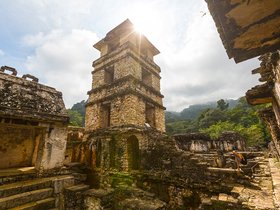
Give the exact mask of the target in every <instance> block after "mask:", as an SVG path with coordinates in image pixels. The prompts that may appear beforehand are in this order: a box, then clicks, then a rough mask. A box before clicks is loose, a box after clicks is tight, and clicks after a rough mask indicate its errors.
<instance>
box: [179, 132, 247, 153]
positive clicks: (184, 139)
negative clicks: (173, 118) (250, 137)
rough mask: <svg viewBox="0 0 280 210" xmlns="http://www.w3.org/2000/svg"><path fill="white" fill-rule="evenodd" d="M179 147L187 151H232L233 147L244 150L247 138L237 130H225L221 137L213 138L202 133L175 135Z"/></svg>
mask: <svg viewBox="0 0 280 210" xmlns="http://www.w3.org/2000/svg"><path fill="white" fill-rule="evenodd" d="M174 138H175V140H176V143H177V145H178V147H179V148H180V149H182V150H185V151H192V152H209V151H210V150H223V151H231V150H232V149H233V147H235V148H236V149H237V150H240V151H243V150H245V149H246V144H245V140H244V138H243V137H242V136H240V135H239V134H238V133H235V132H224V133H222V134H221V136H220V138H219V139H215V140H213V139H211V138H210V137H209V136H208V135H205V134H201V133H191V134H177V135H174Z"/></svg>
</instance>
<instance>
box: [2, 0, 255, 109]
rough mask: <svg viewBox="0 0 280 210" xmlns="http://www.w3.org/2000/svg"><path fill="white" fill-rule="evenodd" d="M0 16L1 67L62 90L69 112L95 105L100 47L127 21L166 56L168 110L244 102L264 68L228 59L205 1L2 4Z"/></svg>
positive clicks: (23, 0) (26, 0)
mask: <svg viewBox="0 0 280 210" xmlns="http://www.w3.org/2000/svg"><path fill="white" fill-rule="evenodd" d="M205 12H206V15H203V14H204V13H205ZM0 14H1V19H0V27H1V33H0V40H1V41H0V65H8V66H13V67H16V68H17V69H18V72H19V75H22V74H25V73H30V74H33V75H34V76H36V77H38V78H39V80H40V82H41V83H43V84H46V85H50V86H53V87H55V88H56V89H57V90H59V91H62V93H63V97H64V101H65V104H66V106H67V107H71V106H72V105H73V103H76V102H79V101H81V100H83V99H87V95H86V92H87V91H88V90H90V88H91V71H92V67H91V64H92V61H93V60H95V59H97V58H98V56H99V53H98V52H97V51H96V50H95V49H94V48H93V47H92V45H93V44H94V43H96V42H97V41H98V40H100V39H102V38H103V37H104V36H105V35H106V33H107V32H108V31H109V30H111V29H112V28H114V27H115V26H117V25H118V24H120V23H121V22H123V21H124V20H125V19H126V18H129V19H130V20H131V21H132V22H133V23H135V25H136V26H139V27H140V28H141V29H142V30H143V33H144V34H145V35H146V36H147V37H148V39H149V40H150V41H151V42H152V43H153V44H154V45H155V46H156V47H157V48H158V49H159V50H160V51H161V54H159V55H158V56H156V58H155V61H156V63H157V64H158V65H159V66H160V67H161V69H162V73H161V76H162V81H161V87H162V93H163V94H164V95H165V98H164V105H165V106H166V107H167V110H173V111H179V110H181V109H183V108H185V107H187V106H189V105H191V104H196V103H204V102H208V101H216V100H219V99H221V98H238V97H239V96H242V95H244V94H245V92H246V90H248V89H250V88H251V87H253V86H255V85H256V84H257V77H256V76H253V75H251V70H253V69H254V68H257V67H258V65H259V61H258V60H257V59H252V60H249V61H246V62H243V63H240V64H235V63H234V61H233V60H229V59H228V57H227V55H226V51H225V49H224V47H223V45H222V43H221V40H220V38H219V35H218V33H217V30H216V28H215V24H214V22H213V20H212V17H211V15H210V14H209V12H208V10H207V6H206V3H205V2H204V0H187V1H183V0H173V1H169V0H114V1H113V0H79V1H78V0H59V1H57V0H10V1H8V0H2V1H0Z"/></svg>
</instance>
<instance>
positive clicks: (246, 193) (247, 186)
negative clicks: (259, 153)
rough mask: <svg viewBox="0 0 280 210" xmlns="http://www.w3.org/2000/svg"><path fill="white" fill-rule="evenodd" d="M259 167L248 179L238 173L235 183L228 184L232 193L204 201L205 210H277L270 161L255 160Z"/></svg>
mask: <svg viewBox="0 0 280 210" xmlns="http://www.w3.org/2000/svg"><path fill="white" fill-rule="evenodd" d="M254 161H255V162H257V163H258V167H257V168H256V169H255V170H254V171H253V173H252V174H251V175H252V176H251V178H250V179H249V182H248V177H247V176H246V175H245V174H241V173H238V177H237V179H236V181H235V183H228V187H229V188H231V190H230V192H220V193H217V194H216V195H213V196H212V197H211V198H206V199H204V200H203V208H204V209H232V210H234V209H240V210H243V209H244V210H246V209H248V210H249V209H260V210H274V209H277V208H276V205H275V202H274V197H273V194H274V193H273V188H272V178H271V175H270V169H269V164H268V160H267V159H266V158H264V157H256V158H255V159H254ZM210 170H212V171H215V170H220V171H219V173H223V172H225V171H226V173H229V172H230V173H231V174H234V173H237V171H236V172H235V171H234V170H233V169H218V168H213V169H210ZM221 184H222V183H221Z"/></svg>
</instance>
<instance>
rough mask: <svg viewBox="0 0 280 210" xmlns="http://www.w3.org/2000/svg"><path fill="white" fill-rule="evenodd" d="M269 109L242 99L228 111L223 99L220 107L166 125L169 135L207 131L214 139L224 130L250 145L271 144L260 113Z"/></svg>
mask: <svg viewBox="0 0 280 210" xmlns="http://www.w3.org/2000/svg"><path fill="white" fill-rule="evenodd" d="M263 107H267V105H265V106H264V105H262V106H251V105H249V104H248V103H247V101H246V98H245V97H241V98H240V99H239V100H238V102H237V103H235V106H231V108H229V103H227V102H226V101H225V100H223V99H221V100H219V101H217V108H207V109H204V110H203V111H202V112H201V114H200V115H199V116H198V117H197V118H196V119H193V120H182V119H181V120H177V121H176V119H175V120H173V122H172V123H167V126H168V129H167V132H168V133H169V134H175V133H188V132H197V131H200V132H204V133H208V134H209V135H210V136H211V137H212V138H218V137H219V136H220V135H221V133H222V132H224V131H235V132H238V133H239V134H241V135H242V136H243V137H244V138H245V139H246V141H247V144H248V145H249V146H256V145H259V146H260V145H265V144H266V143H267V142H268V141H270V139H271V137H270V134H269V132H268V130H267V128H266V126H265V125H264V123H263V122H262V121H261V120H260V118H259V116H258V110H259V109H261V108H263Z"/></svg>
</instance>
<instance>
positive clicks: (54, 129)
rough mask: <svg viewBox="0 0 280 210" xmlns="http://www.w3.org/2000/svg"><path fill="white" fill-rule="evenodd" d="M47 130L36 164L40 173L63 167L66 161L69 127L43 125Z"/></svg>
mask: <svg viewBox="0 0 280 210" xmlns="http://www.w3.org/2000/svg"><path fill="white" fill-rule="evenodd" d="M40 126H42V127H45V128H46V132H45V136H44V138H43V140H42V142H41V144H40V146H39V151H38V158H37V161H36V164H35V168H36V170H39V171H40V172H42V171H45V170H50V169H55V168H60V167H62V166H63V162H64V159H65V150H66V141H67V127H66V126H65V125H62V124H54V125H52V124H46V123H41V124H40Z"/></svg>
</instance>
